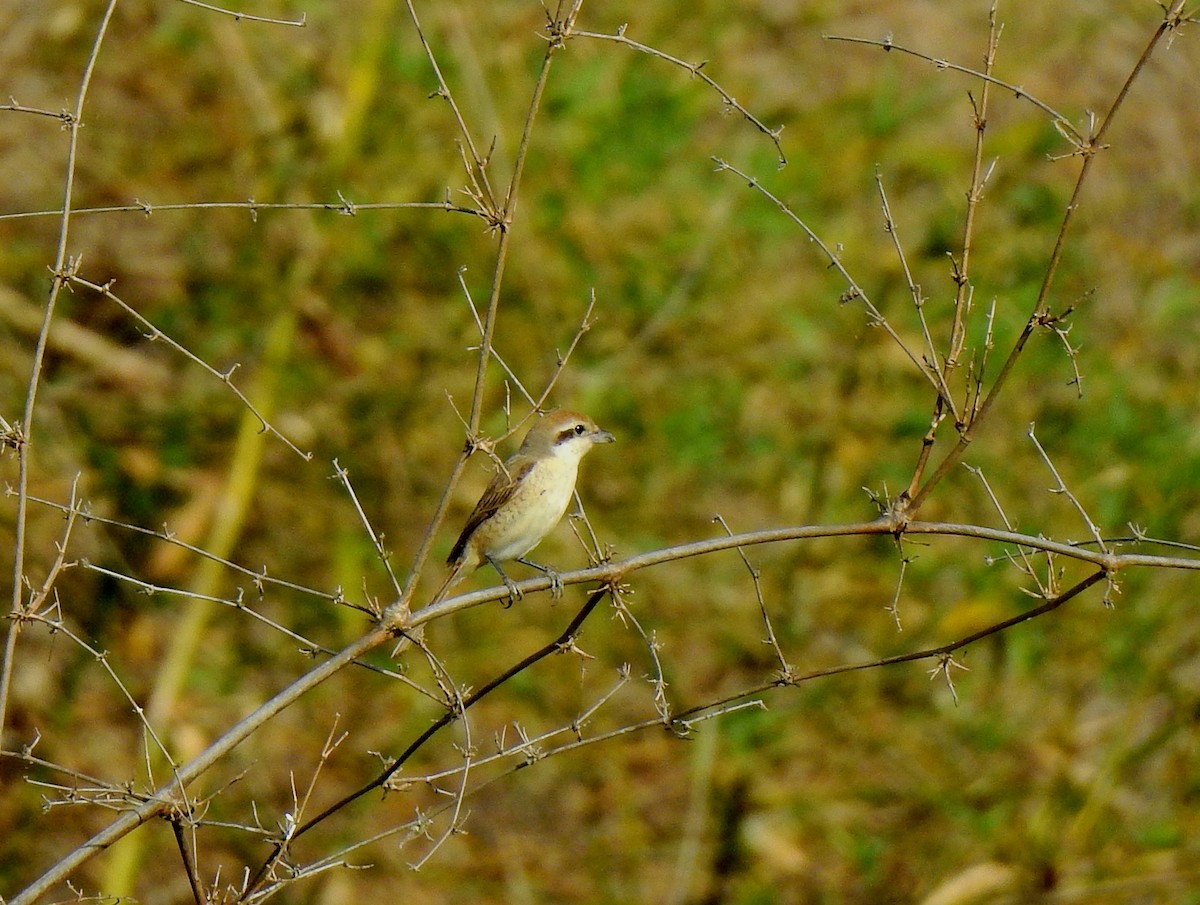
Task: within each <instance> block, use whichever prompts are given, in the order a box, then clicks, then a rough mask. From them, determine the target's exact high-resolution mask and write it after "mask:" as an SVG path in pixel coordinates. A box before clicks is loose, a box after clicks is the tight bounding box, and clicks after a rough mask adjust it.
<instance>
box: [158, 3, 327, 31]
mask: <svg viewBox="0 0 1200 905" xmlns="http://www.w3.org/2000/svg"><path fill="white" fill-rule="evenodd" d="M179 2H180V3H186V4H187V5H188V6H198V7H200V8H201V9H206V10H209V11H210V12H214V13H221V14H223V15H226V16H232V17H233V18H234V19H237V20H238V21H239V22H240V21H242V20H245V21H247V22H266V23H267V24H268V25H291V26H293V27H295V28H303V27H304V26H305V25H306V24H307V14H306V13H301V14H300V18H299V19H273V18H271V17H269V16H254V15H251V14H250V13H244V12H241V11H240V10H235V9H226V8H225V7H223V6H216V5H214V4H212V3H204V2H203V0H179Z"/></svg>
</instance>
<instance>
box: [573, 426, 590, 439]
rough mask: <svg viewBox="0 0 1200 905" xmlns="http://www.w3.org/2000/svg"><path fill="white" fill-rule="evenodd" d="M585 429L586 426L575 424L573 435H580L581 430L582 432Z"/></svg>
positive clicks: (581, 433) (581, 434)
mask: <svg viewBox="0 0 1200 905" xmlns="http://www.w3.org/2000/svg"><path fill="white" fill-rule="evenodd" d="M585 430H587V428H586V427H584V426H583V425H582V424H576V425H575V436H576V437H581V436H583V432H584V431H585Z"/></svg>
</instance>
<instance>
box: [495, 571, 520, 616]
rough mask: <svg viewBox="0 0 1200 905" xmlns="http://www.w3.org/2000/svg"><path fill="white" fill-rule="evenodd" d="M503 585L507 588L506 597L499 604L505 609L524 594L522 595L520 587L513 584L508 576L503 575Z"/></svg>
mask: <svg viewBox="0 0 1200 905" xmlns="http://www.w3.org/2000/svg"><path fill="white" fill-rule="evenodd" d="M504 586H505V587H506V588H508V599H507V600H505V601H503V602H501V604H500V605H501V606H502V607H504V609H506V610H507V609H508V608H509V607H510V606H512V605H513V604H514V603H516V602H518V601H519V600H520V599H521V598H523V597H524V596H525V595H524V593H522V591H521V589H520V588H518V587H517V586H516V585H515V584H513V581H512V579H511V578H508V577H507V576H505V578H504Z"/></svg>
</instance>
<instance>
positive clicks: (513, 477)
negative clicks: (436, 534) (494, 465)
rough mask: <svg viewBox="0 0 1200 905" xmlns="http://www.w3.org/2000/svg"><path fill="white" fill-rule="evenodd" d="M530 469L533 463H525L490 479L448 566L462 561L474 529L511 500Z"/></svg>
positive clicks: (452, 553) (449, 559) (497, 473)
mask: <svg viewBox="0 0 1200 905" xmlns="http://www.w3.org/2000/svg"><path fill="white" fill-rule="evenodd" d="M531 468H533V462H525V463H524V464H522V465H520V466H519V467H518V468H515V469H514V468H511V467H510V468H508V470H507V471H504V470H501V471H498V472H496V475H495V477H493V478H492V480H491V482H490V483H489V484H488V485H487V489H486V490H484V492H483V496H481V497H480V498H479V502H478V503H476V504H475V508H474V509H473V510H472V511H471V515H470V517H468V518H467V523H466V525H464V526H463V529H462V534H460V535H459V536H458V540H457V541H455V543H454V549H452V550H451V551H450V556H449V557H448V558H447V559H446V562H447V563H448V564H450V565H453V564H455V563H457V562H458V561H459V560H461V559H462V556H463V552H464V551H465V550H466V547H467V542H468V541H470V539H471V535H472V534H474V533H475V529H476V528H478V527H479V526H480V525H481V524H483V523H484V522H485V521H487V520H488V519H489V518H491V517H492V516H493V515H495V514H496V510H498V509H499V508H500V507H501V506H503V505H504V504H505V503H507V502H508V501H509V500H510V499H512V495H513V492H514V491H515V490H516V489H517V487H518V485H520V483H521V481H522V479H524V477H525V475H527V474H528V473H529V469H531Z"/></svg>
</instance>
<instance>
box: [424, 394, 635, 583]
mask: <svg viewBox="0 0 1200 905" xmlns="http://www.w3.org/2000/svg"><path fill="white" fill-rule="evenodd" d="M615 439H616V438H615V437H614V436H613V435H612V434H611V433H609V432H608V431H606V430H602V429H601V428H599V427H598V426H597V425H596V422H594V421H593V420H592V419H591V418H589V417H587V416H586V415H581V414H579V413H578V412H572V411H567V410H564V409H556V410H555V411H551V412H548V413H546V414H545V415H544V416H543V417H542V418H541V419H540V420H539V421H538V422H537V423H535V424H534V425H533V427H531V428H530V429H529V432H528V433H527V434H525V439H524V440H523V441H522V443H521V448H520V449H518V450H517V452H516V453H515V454H513V455H512V456H511V457H510V458H509V459H508V460H507V461H505V463H504V466H503V467H502V468H501V469H500V470H499V471H498V472H497V473H496V475H495V477H493V478H492V480H491V483H489V484H488V486H487V489H486V490H484V492H483V496H481V497H480V498H479V502H478V503H476V504H475V508H474V509H473V510H472V511H471V515H470V516H469V517H468V518H467V522H466V525H465V526H464V527H463V529H462V533H461V534H459V536H458V540H457V541H456V542H455V544H454V547H453V548H452V549H451V550H450V555H449V557H447V559H446V565H448V566H449V567H450V571H449V572H448V573H447V575H446V577H445V579H444V580H443V581H442V584H441V586H440V587H439V588H438V590H437V593H435V594H434V596H433V599H432V601H431V602H432V603H437V602H438V601H440V600H442V599H444V598H445V596H446V595H447V594H448V593H449V592H450V591H451V589H453V588H454V586H455V585H457V584H458V583H459V582H460V581H462V580H463V579H464V578H466V577H467V576H468V575H470V574H471V573H472V572H474V571H475V570H476V569H478V568H480V567H481V566H483V565H484V563H488V564H490V565H491V566H492V568H493V569H495V570H496V573H497V574H498V575H499V576H500V578H501V580H502V581H503V582H504V584H505V587H507V588H508V596H509V604H510V605H511V603H512V602H513V601H516V600H519V599H520V597H521V592H520V590H519V589H518V588H517V586H516V585H515V584H513V582H512V580H511V579H510V578H509V577H508V576H507V575H506V574H505V573H504V569H503V568H502V567H501V565H500V564H501V563H503V562H508V561H514V560H515V561H516V562H521V563H524V564H525V565H527V566H531V567H533V568H535V569H538V570H539V571H541V572H545V573H546V574H548V575H549V576H550V578H551V582H552V587H555V588H558V589H559V592H560V593H561V585H559V584H557V581H556V579H557V574H556V573H555V572H554V570H553V569H550V568H548V567H546V566H543V565H539V564H538V563H535V562H532V561H530V560H528V559H526V558H525V555H526V554H527V553H529V551H531V550H532V549H533V548H534V547H536V546H537V545H538V544H539V543H541V542H542V539H543V538H544V537H545V536H546V535H547V534H549V533H550V532H551V530H553V528H554V526H555V525H557V524H558V523H559V521H560V520H561V519H562V517H563V513H565V512H566V511H567V504H568V503H570V501H571V496H572V494H574V492H575V479H576V477H577V476H578V474H579V461H580V460H581V459H582V458H583V457H584V456H585V455H587V453H588V452H590V451H591V449H592V447H594V446H596V445H597V444H600V443H612V442H613V441H614V440H615Z"/></svg>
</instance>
